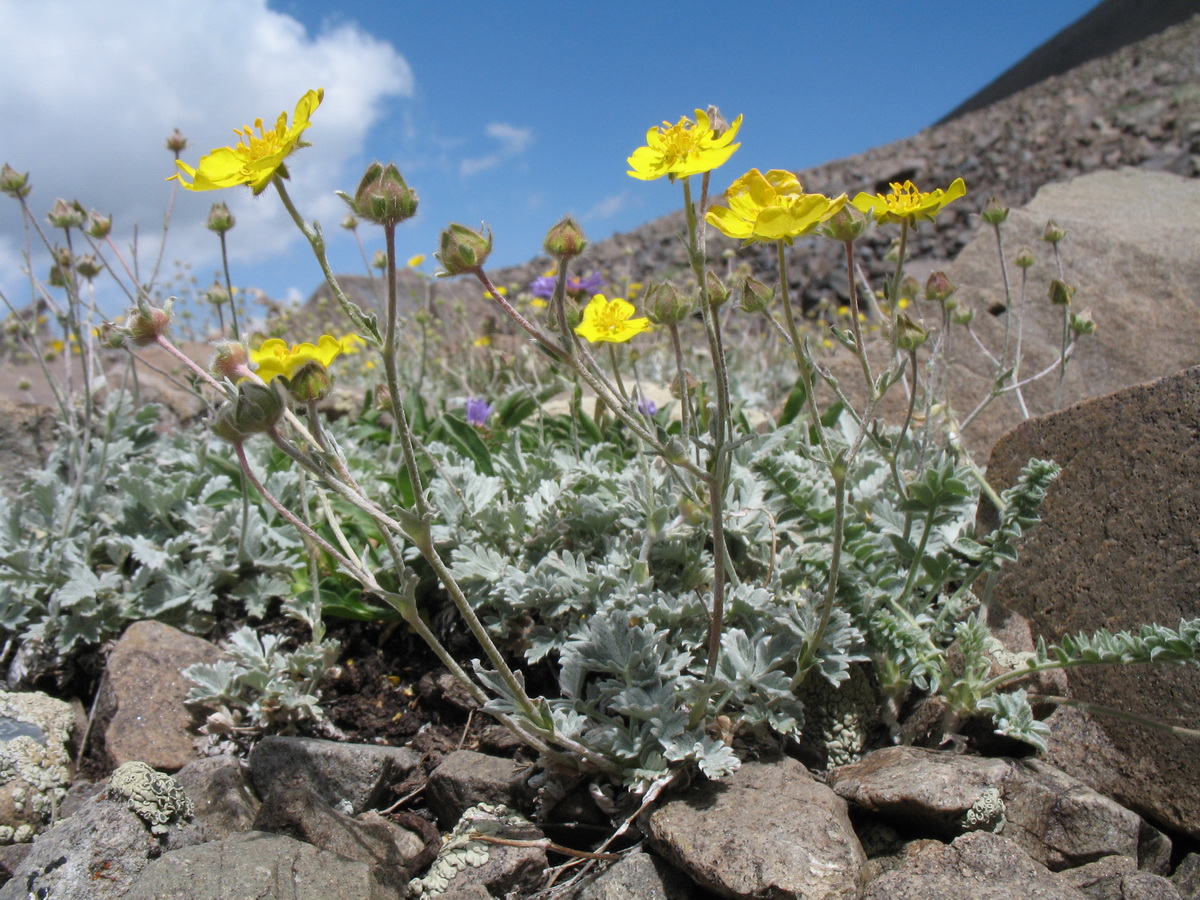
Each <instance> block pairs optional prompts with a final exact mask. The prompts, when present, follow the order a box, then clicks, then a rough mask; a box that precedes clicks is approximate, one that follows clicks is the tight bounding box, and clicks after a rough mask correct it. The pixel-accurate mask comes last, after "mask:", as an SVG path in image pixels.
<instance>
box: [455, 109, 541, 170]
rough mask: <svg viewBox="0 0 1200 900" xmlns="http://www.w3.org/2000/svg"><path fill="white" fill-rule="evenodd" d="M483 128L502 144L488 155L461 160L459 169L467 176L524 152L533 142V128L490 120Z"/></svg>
mask: <svg viewBox="0 0 1200 900" xmlns="http://www.w3.org/2000/svg"><path fill="white" fill-rule="evenodd" d="M483 130H484V133H485V134H486V135H487V136H488V137H490V138H492V139H493V140H494V141H496V142H497V143H498V144H499V145H500V148H499V149H498V150H496V151H495V152H493V153H489V154H487V155H486V156H476V157H472V158H469V159H464V160H463V161H462V162H460V163H459V165H458V171H459V174H460V175H462V176H463V177H465V178H469V177H470V176H472V175H478V174H479V173H480V172H485V171H487V170H488V169H494V168H495V167H496V166H498V165H500V163H502V162H504V161H505V160H507V159H511V158H512V157H514V156H519V155H520V154H522V153H524V152H525V151H526V150H527V149H529V147H530V145H531V144H533V129H531V128H518V127H517V126H516V125H509V124H508V123H507V122H490V123H488V125H487V126H486V127H485V128H484V129H483Z"/></svg>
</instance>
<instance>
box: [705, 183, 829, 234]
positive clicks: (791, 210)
mask: <svg viewBox="0 0 1200 900" xmlns="http://www.w3.org/2000/svg"><path fill="white" fill-rule="evenodd" d="M725 202H726V203H727V204H728V206H714V207H713V208H712V209H710V210H709V211H708V214H707V215H706V216H705V217H704V220H705V221H706V222H708V224H710V225H712V226H714V227H715V228H717V230H719V231H720V232H721V233H722V234H725V235H726V236H728V237H731V238H734V239H735V240H741V241H784V242H786V243H788V244H791V243H792V240H793V239H794V238H797V237H800V235H803V234H808V233H809V232H810V231H812V230H813V229H814V228H816V227H817V226H818V225H820V224H821V223H822V222H824V221H825V220H826V219H828V218H829V217H830V216H832V215H834V214H836V213H837V212H838V210H840V209H841V208H842V207H843V206H845V205H846V195H845V194H842V195H841V196H840V197H835V198H834V199H832V200H831V199H829V198H828V197H826V196H825V195H824V194H806V193H804V189H803V188H802V187H801V186H800V181H799V179H798V178H796V176H795V175H793V174H792V173H791V172H785V171H783V170H782V169H771V170H770V171H769V172H767V174H766V175H763V174H762V172H760V171H758V169H751V170H750V171H749V172H747V173H746V174H745V175H743V176H742V177H741V178H739V179H738V180H737V181H735V182H734V183H733V184H731V185H730V186H729V190H727V191H726V192H725Z"/></svg>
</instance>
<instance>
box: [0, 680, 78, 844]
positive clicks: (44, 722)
mask: <svg viewBox="0 0 1200 900" xmlns="http://www.w3.org/2000/svg"><path fill="white" fill-rule="evenodd" d="M74 723H75V715H74V713H73V712H72V710H71V707H70V706H69V705H68V704H66V703H63V702H62V701H61V700H55V699H54V698H53V697H48V696H46V695H45V694H38V693H28V694H21V693H0V844H14V843H24V842H26V841H31V840H33V838H34V836H35V835H37V834H39V833H40V832H41V831H42V830H43V829H44V828H45V827H46V825H47V824H48V823H49V822H50V818H51V816H52V814H53V812H54V809H55V807H56V806H57V805H58V803H59V802H60V801H61V800H62V798H63V797H64V796H66V792H67V788H68V786H69V785H70V782H71V759H70V755H69V754H68V752H67V741H68V740H69V739H70V736H71V729H72V727H73V726H74Z"/></svg>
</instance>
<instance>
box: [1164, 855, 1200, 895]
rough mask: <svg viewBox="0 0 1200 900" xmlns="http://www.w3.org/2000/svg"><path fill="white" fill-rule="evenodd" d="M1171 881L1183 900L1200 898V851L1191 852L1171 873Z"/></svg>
mask: <svg viewBox="0 0 1200 900" xmlns="http://www.w3.org/2000/svg"><path fill="white" fill-rule="evenodd" d="M1171 883H1172V884H1174V885H1175V889H1176V890H1178V891H1179V894H1180V896H1181V897H1183V900H1197V898H1200V853H1189V854H1188V855H1187V856H1185V857H1184V858H1183V862H1181V863H1180V864H1179V865H1178V866H1176V868H1175V871H1174V872H1172V873H1171Z"/></svg>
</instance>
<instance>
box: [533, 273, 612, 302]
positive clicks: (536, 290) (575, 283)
mask: <svg viewBox="0 0 1200 900" xmlns="http://www.w3.org/2000/svg"><path fill="white" fill-rule="evenodd" d="M557 283H558V279H557V278H556V277H555V276H553V275H543V276H541V277H540V278H535V279H533V281H531V282H530V283H529V293H531V294H533V296H535V297H541V298H542V299H543V300H549V299H551V298H552V297H553V296H554V285H555V284H557ZM603 286H604V276H603V275H601V274H600V273H599V272H593V273H592V274H590V275H585V276H584V277H582V278H580V277H578V276H575V277H572V278H568V279H567V294H568V295H570V296H572V297H574V298H575V299H576V300H579V299H582V298H583V297H591V296H592V295H593V294H595V293H596V292H597V291H598V290H600V288H602V287H603Z"/></svg>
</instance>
